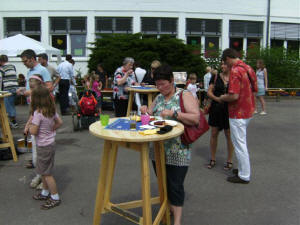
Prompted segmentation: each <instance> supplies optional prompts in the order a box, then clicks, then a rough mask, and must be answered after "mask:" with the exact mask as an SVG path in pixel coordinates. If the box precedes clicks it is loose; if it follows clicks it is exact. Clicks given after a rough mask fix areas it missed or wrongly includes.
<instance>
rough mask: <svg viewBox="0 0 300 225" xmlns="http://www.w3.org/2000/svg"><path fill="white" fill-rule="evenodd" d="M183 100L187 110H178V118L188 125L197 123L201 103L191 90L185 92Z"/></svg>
mask: <svg viewBox="0 0 300 225" xmlns="http://www.w3.org/2000/svg"><path fill="white" fill-rule="evenodd" d="M182 100H183V105H184V109H185V111H186V112H185V113H183V112H177V113H178V116H177V119H178V120H179V121H182V122H183V123H184V124H187V125H197V124H198V123H199V116H200V110H199V103H198V102H197V100H196V98H195V97H194V96H193V95H192V94H191V93H190V92H183V93H182Z"/></svg>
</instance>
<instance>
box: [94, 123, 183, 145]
mask: <svg viewBox="0 0 300 225" xmlns="http://www.w3.org/2000/svg"><path fill="white" fill-rule="evenodd" d="M117 119H119V118H112V119H110V120H109V123H112V122H113V121H115V120H117ZM89 130H90V133H91V134H93V135H94V136H96V137H99V138H102V139H105V140H111V141H122V142H152V141H162V140H167V139H170V138H174V137H178V136H179V135H181V134H182V133H183V131H184V126H183V125H182V124H181V123H179V122H178V123H177V125H176V126H174V127H173V129H172V131H171V132H168V133H166V134H152V135H145V136H144V135H141V134H139V133H138V131H125V130H110V129H104V127H102V125H101V122H100V121H97V122H95V123H93V124H91V125H90V128H89Z"/></svg>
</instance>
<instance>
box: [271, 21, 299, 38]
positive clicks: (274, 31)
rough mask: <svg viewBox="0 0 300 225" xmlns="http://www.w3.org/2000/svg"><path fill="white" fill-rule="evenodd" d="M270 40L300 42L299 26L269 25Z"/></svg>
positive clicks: (285, 24) (293, 24)
mask: <svg viewBox="0 0 300 225" xmlns="http://www.w3.org/2000/svg"><path fill="white" fill-rule="evenodd" d="M271 39H279V40H300V24H297V23H271Z"/></svg>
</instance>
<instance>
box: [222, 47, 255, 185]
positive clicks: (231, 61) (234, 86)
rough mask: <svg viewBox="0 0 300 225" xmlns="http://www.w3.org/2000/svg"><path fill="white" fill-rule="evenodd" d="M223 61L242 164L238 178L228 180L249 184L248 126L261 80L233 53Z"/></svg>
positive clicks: (226, 52)
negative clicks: (227, 71) (225, 65)
mask: <svg viewBox="0 0 300 225" xmlns="http://www.w3.org/2000/svg"><path fill="white" fill-rule="evenodd" d="M222 61H224V63H225V64H227V66H228V67H230V68H231V69H230V76H229V87H228V94H225V95H221V96H220V98H221V100H222V101H224V102H228V111H229V125H230V133H231V140H232V143H233V146H234V151H235V154H236V157H237V160H238V169H235V170H233V173H234V176H231V177H228V178H227V181H228V182H231V183H242V184H247V183H249V181H250V159H249V153H248V148H247V126H248V124H249V122H250V120H251V118H252V115H253V113H254V110H255V102H254V98H255V95H254V92H257V79H256V74H255V72H254V70H253V69H252V68H251V67H250V66H249V65H247V64H245V63H244V62H243V61H242V60H240V59H239V58H238V55H237V52H236V51H235V50H233V49H230V48H228V49H225V50H224V51H223V54H222Z"/></svg>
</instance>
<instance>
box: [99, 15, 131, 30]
mask: <svg viewBox="0 0 300 225" xmlns="http://www.w3.org/2000/svg"><path fill="white" fill-rule="evenodd" d="M95 26H96V33H98V34H101V33H102V34H103V33H118V34H130V33H132V18H131V17H96V24H95Z"/></svg>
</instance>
